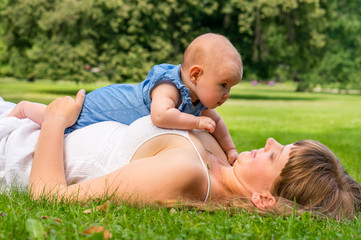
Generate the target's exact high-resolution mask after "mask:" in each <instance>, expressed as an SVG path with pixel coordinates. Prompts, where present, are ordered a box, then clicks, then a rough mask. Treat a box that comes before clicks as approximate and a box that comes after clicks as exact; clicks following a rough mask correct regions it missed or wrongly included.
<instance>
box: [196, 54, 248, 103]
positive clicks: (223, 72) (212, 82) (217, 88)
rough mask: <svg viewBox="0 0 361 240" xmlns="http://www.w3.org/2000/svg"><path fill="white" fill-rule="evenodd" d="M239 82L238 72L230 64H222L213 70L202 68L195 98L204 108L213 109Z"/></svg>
mask: <svg viewBox="0 0 361 240" xmlns="http://www.w3.org/2000/svg"><path fill="white" fill-rule="evenodd" d="M240 80H241V75H240V70H239V68H237V66H236V65H235V64H234V63H232V62H231V61H230V62H223V63H220V64H219V65H217V66H215V67H213V68H204V69H203V74H202V76H201V77H200V79H199V81H198V82H197V85H196V88H197V91H196V93H197V96H198V98H199V100H200V101H201V102H202V104H203V105H204V106H206V107H207V108H211V109H214V108H216V107H218V106H221V105H222V104H223V103H224V102H225V101H227V99H228V98H229V96H230V95H229V94H230V90H231V87H233V86H234V85H236V84H237V83H239V82H240Z"/></svg>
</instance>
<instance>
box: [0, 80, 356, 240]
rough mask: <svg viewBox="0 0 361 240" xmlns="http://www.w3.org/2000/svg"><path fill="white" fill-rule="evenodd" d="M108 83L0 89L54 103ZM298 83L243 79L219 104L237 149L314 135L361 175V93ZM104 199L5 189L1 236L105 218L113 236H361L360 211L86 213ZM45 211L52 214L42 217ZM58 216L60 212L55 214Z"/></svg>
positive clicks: (68, 228)
mask: <svg viewBox="0 0 361 240" xmlns="http://www.w3.org/2000/svg"><path fill="white" fill-rule="evenodd" d="M103 85H106V83H102V84H92V85H75V84H71V83H60V84H54V83H52V82H44V83H40V82H39V83H35V84H34V83H27V82H23V81H17V82H14V81H12V80H11V79H8V80H6V79H5V80H0V96H2V97H3V98H4V99H6V100H10V101H15V102H18V101H20V100H22V99H27V100H32V101H40V102H43V103H48V102H49V101H51V100H52V99H53V98H55V97H57V96H63V95H65V94H67V95H72V96H74V94H75V93H76V91H77V89H79V88H85V89H87V90H88V91H90V90H92V89H95V88H97V87H100V86H103ZM294 88H295V86H294V85H292V84H278V85H276V86H274V87H268V86H263V85H259V86H256V87H252V86H251V85H250V84H249V83H242V84H239V85H237V86H236V87H235V88H234V89H233V90H232V92H231V98H230V99H229V100H228V101H227V102H226V103H225V104H224V106H222V107H220V108H219V109H218V112H219V113H220V114H221V115H222V116H223V118H224V120H225V121H226V123H227V125H228V126H229V129H230V132H231V134H232V137H233V138H234V141H235V143H236V145H237V148H238V150H239V151H243V150H250V149H255V148H260V147H263V146H264V144H265V141H266V139H267V138H268V137H270V136H272V137H274V138H275V139H276V140H278V141H279V142H280V143H282V144H287V143H291V142H294V141H297V140H299V139H316V140H318V141H321V142H323V143H324V144H326V145H327V146H329V147H330V149H331V150H332V151H334V152H335V153H336V155H337V156H338V157H339V158H340V160H341V161H342V163H343V165H344V167H345V169H346V170H347V171H348V172H349V173H350V174H351V175H352V176H353V177H354V178H355V179H357V180H358V181H361V174H360V170H361V147H360V143H361V134H360V133H361V131H360V130H361V111H360V102H361V96H360V95H341V94H329V93H296V92H294ZM101 203H102V202H100V203H97V202H93V203H89V204H88V205H80V204H56V203H54V202H49V201H45V200H44V201H32V200H31V199H30V198H29V196H28V195H27V194H26V193H19V192H17V191H11V192H10V193H2V194H0V239H26V238H34V236H35V235H36V233H39V235H40V236H41V237H44V238H54V239H88V238H91V239H101V237H102V236H101V234H94V235H87V236H84V235H82V234H81V233H82V232H83V231H84V230H85V229H87V228H89V227H91V226H93V225H98V226H105V227H106V228H107V229H109V231H110V232H111V233H112V235H113V239H353V238H361V237H359V236H360V235H361V220H360V219H361V214H360V215H359V216H358V218H357V219H355V220H353V221H348V220H346V221H343V222H336V221H333V220H316V219H312V218H310V216H309V215H308V214H304V215H303V216H299V217H295V216H289V217H286V218H282V217H272V216H268V217H262V216H258V215H257V214H250V213H247V212H244V211H238V212H236V213H234V214H231V213H229V212H226V211H219V212H215V213H209V212H199V211H197V210H179V209H164V208H156V207H146V208H136V207H131V206H126V205H121V206H119V205H111V206H109V209H108V211H103V212H100V211H98V210H97V211H94V212H91V213H88V214H85V213H83V211H84V210H85V209H89V208H91V207H92V206H95V205H100V204H101ZM42 216H47V218H46V219H43V218H42ZM56 218H59V219H61V220H62V221H61V222H57V221H56Z"/></svg>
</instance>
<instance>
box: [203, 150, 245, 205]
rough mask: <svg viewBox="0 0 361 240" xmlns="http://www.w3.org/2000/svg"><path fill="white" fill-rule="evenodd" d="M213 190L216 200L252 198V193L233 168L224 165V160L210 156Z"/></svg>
mask: <svg viewBox="0 0 361 240" xmlns="http://www.w3.org/2000/svg"><path fill="white" fill-rule="evenodd" d="M208 162H209V166H210V169H209V173H210V176H211V189H212V192H213V193H214V194H213V195H214V198H215V199H217V198H223V199H224V198H225V197H226V198H227V197H228V198H231V197H234V196H237V197H250V196H251V193H250V192H249V191H247V190H246V188H245V187H244V186H243V185H242V184H241V183H240V182H239V180H238V179H237V178H236V175H235V174H234V172H233V167H232V166H229V165H227V164H223V160H221V159H219V158H218V157H217V156H214V155H210V156H209V158H208Z"/></svg>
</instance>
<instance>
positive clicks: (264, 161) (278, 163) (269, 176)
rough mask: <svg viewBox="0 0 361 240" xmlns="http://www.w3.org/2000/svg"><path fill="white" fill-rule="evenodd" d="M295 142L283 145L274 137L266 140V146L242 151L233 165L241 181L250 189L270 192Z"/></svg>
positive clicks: (258, 191)
mask: <svg viewBox="0 0 361 240" xmlns="http://www.w3.org/2000/svg"><path fill="white" fill-rule="evenodd" d="M292 147H293V144H289V145H285V146H283V145H281V144H279V143H278V142H277V141H276V140H274V139H273V138H269V139H267V141H266V145H265V147H264V148H261V149H258V150H253V151H251V152H242V153H240V154H239V156H238V158H237V160H236V161H235V163H234V165H233V171H234V173H235V175H236V177H237V179H238V180H239V182H240V183H241V184H242V185H243V186H244V187H245V188H246V189H248V190H249V191H251V192H257V193H265V192H270V191H271V187H272V184H273V182H274V181H275V179H276V178H277V177H278V176H279V175H280V173H281V171H282V169H283V168H284V166H285V164H286V163H287V162H288V159H289V153H290V150H291V148H292Z"/></svg>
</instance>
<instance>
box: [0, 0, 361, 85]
mask: <svg viewBox="0 0 361 240" xmlns="http://www.w3.org/2000/svg"><path fill="white" fill-rule="evenodd" d="M360 5H361V0H345V1H340V0H257V1H248V0H208V1H195V0H185V1H175V0H165V1H155V0H136V1H131V0H89V1H83V0H51V1H48V0H26V1H20V0H12V1H8V0H3V1H2V2H1V3H0V20H1V21H0V34H1V35H0V36H2V37H1V38H0V76H13V77H17V78H32V77H34V78H36V79H53V80H59V79H66V80H72V81H75V82H77V83H80V82H94V81H98V80H101V81H103V80H109V81H112V82H119V83H120V82H125V81H132V82H133V81H136V82H137V81H141V80H143V79H144V78H145V76H146V75H147V73H148V72H149V70H150V68H151V67H152V66H153V65H155V64H160V63H163V62H167V63H173V64H179V63H180V62H181V59H182V56H183V52H184V50H185V48H186V46H187V45H188V44H189V43H190V42H191V41H192V40H193V39H194V38H195V37H197V36H198V35H200V34H202V33H205V32H215V33H220V34H223V35H225V36H227V37H228V38H229V39H230V40H231V42H232V43H233V44H234V45H235V46H236V48H237V49H238V50H239V52H240V53H241V55H242V56H243V60H244V65H245V71H244V72H245V78H246V79H247V78H248V79H251V78H252V79H260V80H270V79H273V80H276V81H287V80H295V81H297V82H298V83H299V88H298V89H299V90H307V89H308V90H310V89H312V88H313V87H314V86H315V85H321V86H332V87H336V88H339V89H344V88H346V89H347V88H360V87H359V86H360V85H361V84H360V79H359V77H358V76H360V71H361V70H360V69H361V68H360V67H361V66H360V65H361V57H360V56H361V46H360V45H361V38H360V34H359V32H360V30H361V17H360V16H361V12H360V11H361V10H360V8H359V6H360Z"/></svg>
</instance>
